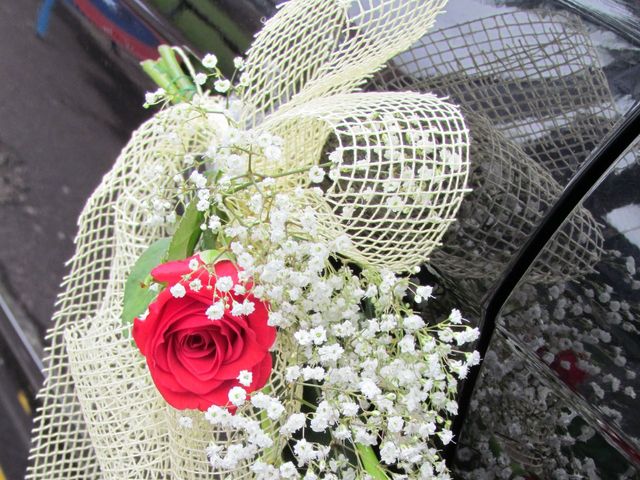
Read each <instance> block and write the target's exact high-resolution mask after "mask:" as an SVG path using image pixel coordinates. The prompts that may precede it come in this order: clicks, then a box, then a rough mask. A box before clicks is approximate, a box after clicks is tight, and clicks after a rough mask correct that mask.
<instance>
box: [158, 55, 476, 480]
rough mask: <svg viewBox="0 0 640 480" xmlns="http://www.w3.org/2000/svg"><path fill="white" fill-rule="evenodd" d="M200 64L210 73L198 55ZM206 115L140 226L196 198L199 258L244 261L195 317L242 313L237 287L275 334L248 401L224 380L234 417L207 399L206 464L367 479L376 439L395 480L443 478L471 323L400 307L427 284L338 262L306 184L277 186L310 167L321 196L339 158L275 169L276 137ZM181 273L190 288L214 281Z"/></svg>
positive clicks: (455, 315)
mask: <svg viewBox="0 0 640 480" xmlns="http://www.w3.org/2000/svg"><path fill="white" fill-rule="evenodd" d="M203 64H204V65H205V66H207V65H209V66H214V67H215V62H214V61H213V59H212V58H209V57H207V58H205V59H204V60H203ZM193 108H194V111H195V112H198V111H199V110H198V107H197V105H194V106H193ZM201 113H202V114H203V115H211V114H207V113H204V112H201ZM215 115H218V116H220V115H222V117H223V118H224V119H225V121H224V122H217V130H216V131H214V132H211V138H210V141H209V143H208V144H206V145H203V146H202V148H191V147H189V149H188V150H187V151H181V152H180V154H179V157H180V158H182V159H183V169H182V170H181V171H180V172H179V173H178V174H177V175H175V177H174V178H173V181H174V184H173V185H172V186H170V188H165V189H163V190H160V189H159V190H158V198H157V200H155V201H154V202H152V204H151V205H150V207H151V208H150V210H151V211H150V222H152V223H156V224H161V223H162V222H164V221H169V220H174V219H175V217H171V215H172V212H174V210H173V208H175V205H176V204H181V205H182V206H183V207H184V208H186V206H187V205H190V204H193V203H195V208H196V210H197V211H198V212H201V215H202V219H203V220H202V223H201V225H200V229H201V231H202V235H201V237H202V238H201V245H203V246H204V247H206V248H203V250H205V249H215V250H216V252H218V256H217V257H216V258H213V259H208V260H204V259H203V260H204V261H205V262H211V263H213V262H215V260H216V259H217V258H223V257H224V258H230V259H232V261H234V262H235V263H236V264H237V265H238V266H239V267H240V269H241V272H240V275H241V278H240V284H238V285H235V286H234V285H233V282H232V281H231V279H230V278H228V277H218V278H216V279H215V285H213V286H214V287H215V291H216V292H218V296H215V295H214V297H213V302H212V305H211V306H210V307H209V308H208V309H207V311H206V315H207V316H208V317H209V318H210V319H211V320H212V321H215V320H216V319H219V318H220V317H221V315H222V314H223V312H224V310H225V308H229V307H230V308H232V313H233V314H234V315H238V316H241V315H247V314H250V313H251V312H252V311H253V308H254V305H253V304H252V303H251V302H248V303H238V302H234V301H233V299H232V298H231V296H230V295H228V292H230V291H231V290H232V289H238V288H239V289H241V290H242V291H235V290H234V293H236V294H240V295H242V294H244V293H245V289H246V292H247V293H248V292H249V291H250V293H252V294H253V296H254V297H255V298H257V299H260V300H262V301H265V302H267V303H268V304H269V305H270V312H269V324H270V325H271V326H274V327H277V328H278V337H277V343H276V346H275V351H274V358H275V360H274V372H273V373H272V382H271V384H269V385H267V387H266V389H265V390H263V391H262V392H257V393H256V392H254V393H252V394H251V395H248V394H247V392H246V391H245V390H244V389H243V388H242V387H241V386H238V387H234V388H233V389H232V390H231V391H230V392H229V400H230V404H232V405H233V409H237V410H236V411H235V413H234V414H232V413H230V412H229V411H228V410H227V409H225V408H222V407H217V406H213V407H211V408H210V409H209V410H208V411H207V413H206V414H205V418H206V420H208V421H209V422H210V423H211V424H212V425H213V426H215V427H216V428H218V429H225V430H228V431H230V432H234V433H233V435H231V434H230V435H229V436H228V437H229V441H227V442H224V443H212V444H211V445H210V446H209V448H208V449H207V455H208V458H209V461H210V463H211V465H212V467H213V468H214V469H216V470H232V469H234V468H239V467H240V466H242V465H249V464H250V465H251V469H252V470H253V473H254V475H255V476H256V478H258V479H261V478H264V479H278V478H282V479H299V478H304V479H305V480H314V479H320V478H322V479H355V478H367V475H370V474H371V472H370V471H369V470H367V469H370V468H372V467H371V466H370V465H369V466H367V465H364V462H363V460H362V459H363V458H365V457H367V456H368V457H369V458H370V457H371V456H373V458H376V457H375V456H376V454H375V453H374V447H376V448H379V452H380V460H379V464H378V465H377V467H376V468H377V469H379V470H380V471H381V472H387V474H388V475H390V476H393V478H416V479H432V478H433V479H448V478H450V477H449V473H448V470H447V467H446V466H445V464H444V461H443V460H442V458H441V456H440V453H439V451H438V446H439V445H446V444H448V443H449V442H451V441H452V432H451V430H450V425H451V421H450V417H451V416H453V415H455V414H456V413H457V409H458V406H457V403H456V396H457V385H458V381H459V379H462V378H464V377H465V376H466V375H467V372H468V370H469V368H470V367H472V366H474V365H476V364H478V363H479V361H480V358H479V355H478V354H477V353H476V352H468V351H465V350H464V348H463V346H465V345H468V344H470V343H472V342H474V341H475V340H476V339H477V338H478V333H479V332H478V330H477V329H474V328H471V327H469V326H467V325H465V323H464V321H463V319H462V315H461V313H460V312H459V311H457V310H453V311H452V312H451V315H450V316H449V317H448V318H446V319H443V320H442V321H431V320H430V321H425V319H424V318H423V317H421V316H420V315H418V314H417V313H416V312H415V311H414V310H413V309H412V307H411V306H410V303H408V302H409V299H413V300H414V301H415V302H416V303H422V304H425V303H427V302H428V301H429V299H430V298H432V297H433V295H432V294H433V289H432V288H431V287H430V286H427V285H415V284H413V283H411V282H410V281H409V280H408V279H406V278H401V277H398V276H396V275H395V274H394V273H392V272H390V271H381V270H379V269H376V268H374V267H371V266H370V265H366V264H359V263H354V262H353V261H352V260H349V258H347V257H346V256H345V254H346V252H348V250H349V248H350V246H351V245H350V240H349V238H348V236H347V235H342V236H338V237H337V238H335V239H333V240H332V241H330V242H326V241H320V240H319V236H318V228H319V226H318V223H317V219H316V214H315V212H314V211H313V210H312V209H310V208H309V207H304V206H301V204H302V202H300V199H301V198H302V196H303V195H304V191H303V189H302V188H300V187H298V188H297V189H295V190H286V189H283V188H282V185H283V184H281V183H280V182H279V178H280V177H284V176H286V175H288V174H292V173H295V174H296V175H303V176H304V175H307V178H308V180H309V184H310V185H309V187H308V188H315V189H316V192H317V193H318V194H319V195H322V191H321V190H320V189H319V188H317V187H313V185H312V184H313V183H320V182H322V181H323V180H324V175H325V174H324V170H323V168H324V167H325V166H327V165H331V164H334V163H335V162H336V161H337V155H339V153H336V152H333V153H332V154H331V155H330V156H329V157H330V158H329V162H328V164H327V165H319V166H315V167H314V166H310V167H308V168H307V169H306V172H302V173H301V170H300V169H299V170H296V171H295V172H286V171H283V170H282V169H280V167H279V162H280V160H281V158H282V155H283V145H282V140H281V139H280V138H278V137H276V136H273V135H271V134H269V133H268V132H264V131H243V130H241V129H239V128H236V127H235V126H234V115H233V113H232V111H231V110H223V111H222V113H220V112H217V113H215ZM389 141H392V139H390V140H389ZM175 145H176V149H179V148H180V145H191V143H189V142H180V141H178V142H175ZM266 166H268V172H269V174H266V173H265V170H263V169H264V168H265V167H266ZM284 184H285V185H286V183H284ZM173 215H175V214H173ZM197 268H198V265H197V262H196V263H195V264H194V265H193V268H192V270H196V269H197ZM186 280H187V281H188V282H187V284H188V288H190V289H192V290H194V291H198V290H199V289H201V288H205V287H208V288H210V287H211V286H204V285H202V284H201V282H200V281H198V279H191V278H188V279H186ZM171 293H172V294H173V295H174V296H176V297H180V296H183V295H185V294H186V288H185V286H183V285H176V286H175V287H173V288H172V289H171ZM225 302H226V303H225ZM229 302H232V303H233V304H232V305H229ZM247 373H248V372H240V375H239V376H238V381H239V382H240V383H241V385H248V384H250V383H251V378H247V375H246V374H247ZM287 459H288V460H287ZM369 463H370V462H369ZM389 467H393V469H394V471H398V469H399V470H400V471H403V472H405V473H404V474H403V475H401V476H398V474H395V473H394V474H392V473H390V472H391V471H390V470H389Z"/></svg>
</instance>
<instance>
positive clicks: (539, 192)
mask: <svg viewBox="0 0 640 480" xmlns="http://www.w3.org/2000/svg"><path fill="white" fill-rule="evenodd" d="M597 65H598V61H597V57H596V54H595V51H594V50H593V48H592V47H591V44H590V42H589V39H588V37H587V36H586V34H585V33H584V31H583V29H582V27H581V24H580V23H579V21H578V20H577V19H575V18H574V17H571V16H566V15H554V16H542V15H541V14H536V13H506V14H501V15H495V16H492V17H487V18H484V19H481V20H477V21H474V22H468V23H464V24H460V25H456V26H454V27H450V28H445V29H442V30H438V31H435V32H433V33H431V34H429V35H427V36H425V37H423V39H422V40H421V41H420V42H419V43H418V44H416V45H414V46H413V47H412V49H411V50H409V51H408V52H405V53H403V54H401V55H399V56H398V57H396V58H395V59H394V60H393V61H392V62H391V63H390V65H389V67H388V68H387V69H386V70H385V71H383V72H382V73H381V74H380V75H379V76H378V77H377V78H376V79H375V80H374V82H373V83H374V85H375V86H376V87H377V88H395V89H412V90H415V89H417V90H420V91H434V92H436V93H438V94H439V95H443V96H444V95H446V96H449V97H452V98H453V100H454V101H456V102H457V103H459V104H460V105H462V108H463V109H464V110H465V112H466V118H467V122H468V125H469V127H470V130H471V136H472V139H473V141H472V146H471V161H472V165H473V175H472V178H471V186H472V188H473V191H472V193H471V194H469V195H468V196H467V197H466V199H465V201H464V202H463V206H462V211H461V214H460V215H459V217H458V218H459V222H458V223H457V224H455V225H453V226H452V227H451V228H450V230H449V231H448V233H447V235H446V237H445V239H444V246H443V247H442V248H441V249H440V251H438V252H436V253H435V254H434V256H433V263H434V264H435V265H437V266H438V267H440V268H441V269H442V270H443V271H445V272H448V273H450V274H452V275H454V276H457V277H471V278H485V279H486V278H490V279H495V278H496V277H497V276H498V275H499V274H500V272H501V270H502V269H503V268H504V265H505V264H506V263H508V261H509V259H510V258H511V256H512V255H513V254H514V253H515V252H516V251H517V250H518V248H519V247H520V246H521V245H522V242H523V241H524V239H526V238H527V236H528V235H529V234H530V233H532V231H533V230H534V228H535V227H536V225H537V224H538V222H539V221H540V219H541V218H542V216H543V215H544V214H545V213H546V212H547V211H548V209H549V207H550V206H551V204H552V203H553V202H554V201H555V200H556V199H557V198H558V197H559V196H560V193H561V191H562V187H561V184H560V183H559V182H558V180H559V179H563V178H567V177H569V176H570V175H571V174H572V173H573V172H575V170H576V169H577V168H578V166H579V164H580V163H581V162H582V161H583V160H584V159H585V158H586V156H587V155H588V154H589V152H590V151H591V150H592V149H593V147H594V146H595V144H596V142H597V141H598V140H599V139H601V138H602V137H603V136H604V135H605V134H606V133H607V131H608V130H609V129H610V127H611V124H612V122H613V118H614V117H615V115H616V110H615V108H614V105H613V102H612V99H611V95H610V93H609V90H608V88H607V85H606V81H605V78H604V74H603V72H602V70H600V69H599V68H597ZM601 246H602V236H601V234H600V233H599V227H598V225H597V223H596V221H595V220H594V219H593V217H592V216H591V214H589V213H588V212H587V211H583V212H581V214H580V215H578V216H576V217H575V218H574V220H573V222H572V223H571V224H570V225H567V227H566V229H565V231H564V234H563V238H562V240H561V241H559V242H558V244H557V245H556V248H555V249H553V250H551V251H549V252H548V254H549V258H548V261H547V262H546V263H544V264H542V265H541V266H540V268H539V271H538V272H537V275H536V276H537V277H538V278H539V279H545V280H546V281H553V280H556V279H559V278H566V277H567V276H571V275H572V273H574V272H576V271H582V272H588V271H589V270H590V269H591V266H592V265H593V263H595V262H596V261H597V260H598V259H599V257H600V249H601Z"/></svg>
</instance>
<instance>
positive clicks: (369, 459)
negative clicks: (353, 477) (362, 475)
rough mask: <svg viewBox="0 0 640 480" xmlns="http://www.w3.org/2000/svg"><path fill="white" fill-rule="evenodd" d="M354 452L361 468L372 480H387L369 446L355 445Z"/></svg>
mask: <svg viewBox="0 0 640 480" xmlns="http://www.w3.org/2000/svg"><path fill="white" fill-rule="evenodd" d="M356 450H357V451H358V457H360V461H361V462H362V466H363V467H364V469H365V470H366V472H367V473H368V474H369V475H371V477H372V478H374V479H375V480H389V477H388V476H387V474H386V473H385V472H384V470H383V469H382V467H381V466H380V462H379V461H378V457H376V453H375V452H374V451H373V448H371V446H370V445H363V444H361V443H357V444H356Z"/></svg>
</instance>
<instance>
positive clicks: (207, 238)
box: [201, 229, 218, 250]
mask: <svg viewBox="0 0 640 480" xmlns="http://www.w3.org/2000/svg"><path fill="white" fill-rule="evenodd" d="M201 244H202V248H203V249H205V250H213V249H214V248H216V247H217V246H218V239H217V237H216V234H215V233H213V232H212V231H211V230H209V229H207V230H205V231H204V232H202V242H201Z"/></svg>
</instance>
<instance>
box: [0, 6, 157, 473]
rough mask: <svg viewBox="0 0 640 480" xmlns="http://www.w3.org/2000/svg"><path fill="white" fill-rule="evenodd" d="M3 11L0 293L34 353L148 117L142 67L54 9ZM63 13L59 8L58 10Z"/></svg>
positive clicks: (7, 369)
mask: <svg viewBox="0 0 640 480" xmlns="http://www.w3.org/2000/svg"><path fill="white" fill-rule="evenodd" d="M39 3H40V2H39V1H38V0H19V1H8V0H6V1H0V291H2V292H5V293H6V292H8V294H9V295H10V296H11V297H12V302H13V303H14V305H16V309H17V310H19V311H20V315H18V316H19V317H20V320H21V322H22V323H23V328H24V329H25V330H26V331H27V333H28V335H29V336H30V338H31V339H32V340H33V341H34V342H35V343H37V342H38V341H41V339H42V338H43V336H44V331H45V330H46V328H47V327H48V325H49V323H50V318H51V315H52V312H53V308H54V301H55V297H56V294H57V293H58V286H59V284H60V281H61V280H62V277H63V275H64V273H65V261H66V260H67V259H68V258H69V257H70V256H71V255H72V253H73V241H72V240H73V237H74V235H75V232H76V219H77V217H78V214H79V213H80V211H81V210H82V207H83V205H84V203H85V201H86V199H87V198H88V196H89V195H90V193H91V192H92V191H93V189H94V188H95V187H96V186H97V185H98V183H99V181H100V179H101V177H102V175H104V174H105V173H106V172H107V170H108V169H109V168H110V166H111V165H112V163H113V161H114V160H115V158H116V156H117V155H118V152H119V151H120V149H121V148H122V147H123V146H124V144H125V143H126V141H127V139H128V138H129V136H130V134H131V132H132V131H133V130H134V129H135V128H136V126H138V125H139V124H140V123H141V122H142V121H143V120H144V118H145V117H146V116H147V115H148V112H147V111H145V110H144V109H143V108H142V103H143V101H144V87H142V86H141V82H139V80H140V79H141V78H143V77H142V76H139V75H137V66H136V65H135V63H134V62H132V61H130V60H129V61H128V60H127V59H126V57H123V56H121V55H120V54H119V53H118V52H115V51H113V50H112V48H111V46H110V44H109V43H108V42H105V41H104V40H100V36H95V35H92V34H90V33H88V32H89V31H88V30H87V29H86V28H85V27H86V26H85V25H83V24H82V23H81V22H80V21H79V20H78V18H76V17H75V16H73V15H71V14H70V13H69V11H68V10H67V9H66V8H65V7H63V6H61V5H58V6H57V8H56V10H55V11H54V15H53V16H52V18H51V23H50V29H49V32H48V34H47V36H46V37H45V38H44V39H40V38H38V37H36V35H35V19H36V14H37V9H38V7H39ZM60 3H61V2H60ZM23 381H24V378H21V377H20V373H19V372H18V371H17V369H16V367H15V363H14V362H13V360H12V359H11V358H9V355H8V354H7V349H6V346H5V345H2V344H1V343H0V445H2V448H1V449H0V480H5V479H7V480H14V479H19V478H22V474H23V472H24V468H25V465H26V453H27V452H26V446H25V443H26V442H28V436H29V434H28V423H29V421H30V411H29V409H30V406H29V403H28V401H27V397H29V396H30V395H29V394H28V393H27V394H25V386H24V382H23Z"/></svg>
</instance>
